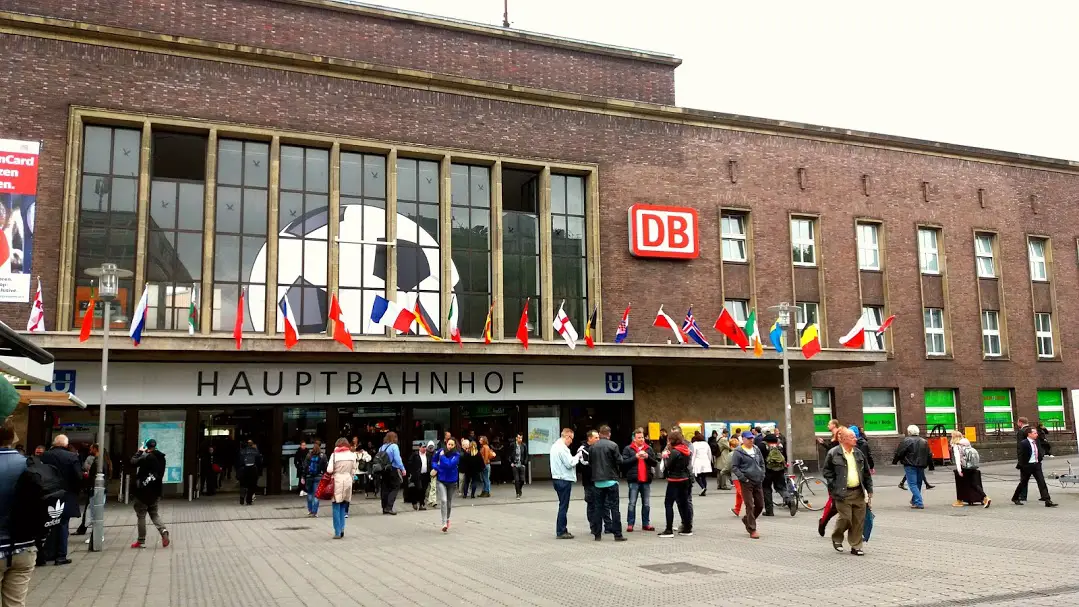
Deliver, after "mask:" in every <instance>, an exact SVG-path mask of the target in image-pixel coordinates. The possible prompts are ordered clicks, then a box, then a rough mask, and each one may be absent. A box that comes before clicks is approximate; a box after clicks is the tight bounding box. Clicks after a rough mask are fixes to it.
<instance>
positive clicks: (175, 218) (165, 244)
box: [146, 131, 208, 330]
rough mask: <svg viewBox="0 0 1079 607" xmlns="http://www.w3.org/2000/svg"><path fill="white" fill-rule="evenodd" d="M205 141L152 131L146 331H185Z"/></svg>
mask: <svg viewBox="0 0 1079 607" xmlns="http://www.w3.org/2000/svg"><path fill="white" fill-rule="evenodd" d="M207 142H208V140H207V138H206V137H202V136H199V135H187V134H180V133H168V132H161V131H155V132H154V133H153V136H152V140H151V150H152V151H151V156H150V200H149V205H150V218H149V231H150V233H149V238H147V239H146V257H147V264H146V289H147V291H148V293H147V295H148V299H149V310H148V311H147V315H146V328H147V329H166V330H178V329H185V330H186V329H187V323H188V311H189V309H190V305H191V300H192V299H193V298H196V297H198V293H199V289H198V287H197V286H196V283H198V282H201V281H202V208H203V198H204V196H203V192H204V187H205V182H206V145H207ZM196 303H198V302H196ZM195 323H196V325H197V324H198V319H195Z"/></svg>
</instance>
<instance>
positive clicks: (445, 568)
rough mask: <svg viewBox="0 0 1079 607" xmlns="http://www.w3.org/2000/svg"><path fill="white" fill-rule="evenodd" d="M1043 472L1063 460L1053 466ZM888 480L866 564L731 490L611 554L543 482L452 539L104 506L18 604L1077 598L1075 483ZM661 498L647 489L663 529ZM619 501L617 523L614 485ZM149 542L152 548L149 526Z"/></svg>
mask: <svg viewBox="0 0 1079 607" xmlns="http://www.w3.org/2000/svg"><path fill="white" fill-rule="evenodd" d="M1073 459H1075V458H1074V457H1073ZM1047 468H1048V469H1049V470H1050V471H1051V470H1054V469H1055V470H1060V469H1061V468H1066V464H1065V462H1064V461H1063V458H1057V459H1056V460H1055V461H1053V462H1052V463H1047ZM896 470H897V469H896V468H893V467H889V468H888V469H882V470H880V471H878V476H877V486H878V490H877V494H876V496H875V504H874V511H875V513H876V517H877V519H876V527H875V529H874V532H873V538H872V541H870V542H869V543H868V544H866V546H865V549H866V556H865V557H862V558H857V557H854V556H851V555H849V554H846V553H844V554H837V553H835V552H834V551H833V550H832V548H831V546H830V544H829V542H828V540H827V539H822V538H821V537H819V536H818V535H817V530H816V520H817V514H816V513H812V512H800V513H799V514H798V516H796V517H794V518H791V517H790V516H789V515H787V514H785V513H783V511H782V510H779V509H777V516H776V517H775V518H764V519H762V522H761V524H760V532H761V535H762V539H760V540H759V541H753V540H750V539H749V538H748V536H747V535H746V533H745V531H744V528H743V527H742V525H741V523H740V521H739V520H738V519H736V518H735V517H734V515H733V514H731V512H730V507H731V506H732V496H731V494H730V492H723V491H715V490H714V485H713V489H712V490H710V491H709V492H708V495H707V496H705V497H698V496H696V495H694V498H693V504H694V509H695V511H696V520H695V521H694V535H693V537H688V538H687V537H676V538H674V539H659V538H657V537H656V536H655V534H654V533H641V532H639V531H638V532H635V533H632V534H629V535H628V537H629V541H628V542H624V543H619V544H616V543H614V542H613V541H611V538H610V536H606V537H605V538H604V540H605V541H602V542H594V541H592V539H591V537H590V536H589V535H588V531H587V525H586V522H585V504H584V501H583V500H582V496H583V491H582V489H581V487H580V486H579V485H578V486H575V487H574V491H573V499H574V501H573V503H572V505H571V509H570V529H571V531H574V532H575V533H576V534H577V538H576V539H574V540H571V541H557V540H555V539H554V516H555V504H554V492H553V490H552V489H551V488H550V486H549V485H548V484H547V483H538V484H536V485H533V486H529V487H526V488H525V499H524V500H521V501H519V502H518V501H515V500H514V499H513V490H512V487H508V486H498V487H496V488H495V491H494V493H495V496H494V497H492V498H489V499H479V498H477V499H475V500H461V499H458V500H457V502H456V503H455V508H454V513H453V527H452V529H451V531H450V533H448V534H443V533H441V532H440V531H439V513H438V511H437V509H436V510H435V511H427V512H413V511H412V508H411V506H409V505H408V504H403V503H401V502H400V501H399V502H398V508H399V510H400V511H401V514H400V515H399V516H396V517H390V516H383V515H381V514H379V511H380V509H379V506H378V501H377V500H374V499H370V500H360V501H357V502H354V503H353V506H352V516H351V518H350V519H349V521H348V527H347V531H346V537H345V539H344V540H341V541H332V540H331V539H330V536H331V534H332V531H331V522H330V509H329V507H328V504H326V503H325V502H324V503H323V508H322V515H321V516H320V517H319V518H318V519H310V518H306V517H305V513H306V511H305V509H304V506H303V499H302V498H299V497H295V496H290V497H285V496H282V497H273V498H263V499H258V500H256V503H255V505H254V506H251V507H240V506H239V505H238V504H237V503H236V501H234V500H233V499H230V498H225V497H218V498H214V499H203V500H201V501H196V502H194V503H188V502H184V501H166V502H163V504H162V508H161V514H162V517H163V518H164V520H165V521H166V523H167V525H168V527H169V529H170V531H171V535H172V538H173V544H172V546H170V547H169V548H167V549H164V548H162V547H161V546H160V543H158V544H156V545H151V546H150V547H149V548H147V549H145V550H132V549H130V548H128V545H129V544H130V542H131V541H133V539H134V531H135V529H134V522H135V517H134V514H133V512H132V511H131V509H130V506H124V505H122V504H115V503H110V504H109V507H108V514H107V528H106V537H105V539H106V550H105V551H104V552H103V553H101V554H91V553H87V552H86V551H85V546H83V544H82V543H81V541H79V540H81V539H82V538H76V537H72V545H73V548H72V555H71V558H72V559H73V560H74V563H73V564H71V565H67V566H63V567H56V566H48V567H43V568H40V569H38V570H37V571H35V573H34V578H33V582H32V586H31V593H30V597H29V598H28V604H29V605H45V604H49V605H64V604H71V605H79V606H80V607H81V606H84V605H95V606H96V605H102V606H104V605H107V606H109V607H115V606H120V607H125V606H128V605H130V606H136V605H137V606H143V605H146V606H157V605H170V606H181V605H182V606H202V605H206V606H209V605H214V606H222V605H229V606H244V605H259V606H263V605H281V606H286V605H288V606H294V605H302V604H320V605H349V606H354V605H434V604H448V605H458V604H460V605H464V604H469V605H484V606H486V605H506V606H530V605H536V606H548V605H549V606H554V605H575V604H589V605H597V606H599V605H615V606H618V607H624V606H626V605H658V604H661V603H667V602H670V603H672V604H677V605H730V604H734V603H742V602H744V598H742V597H744V596H748V595H752V596H758V595H760V594H761V593H767V594H768V595H770V596H771V597H772V601H771V602H773V603H776V604H780V603H782V604H789V605H942V606H979V605H993V606H997V607H1006V606H1018V605H1079V576H1077V574H1076V572H1079V530H1077V528H1076V525H1075V520H1076V517H1077V515H1079V489H1075V488H1069V489H1062V488H1060V486H1059V484H1058V483H1056V482H1055V481H1050V491H1051V492H1052V494H1053V499H1054V500H1055V501H1057V502H1058V503H1060V507H1059V508H1056V509H1048V508H1044V507H1041V504H1040V503H1039V502H1037V501H1032V502H1031V503H1029V504H1028V505H1026V506H1024V507H1017V506H1014V505H1012V504H1011V503H1010V502H1009V499H1008V498H1009V497H1010V494H1011V491H1012V490H1013V488H1014V484H1015V479H1016V478H1017V475H1016V473H1015V470H1014V469H1012V467H1011V466H1008V465H1000V464H995V465H987V466H986V467H985V469H984V475H985V487H986V490H987V491H988V492H989V494H990V496H991V497H993V498H994V502H993V506H992V507H991V508H989V509H982V508H977V507H968V508H953V507H952V506H951V503H952V501H953V499H954V492H953V485H952V484H951V482H950V479H951V474H950V472H949V471H948V470H941V469H938V470H937V471H936V472H935V473H932V474H931V475H930V482H934V483H939V486H938V488H936V489H933V490H932V491H929V492H927V494H926V509H925V510H923V511H913V510H910V509H909V506H908V502H909V495H910V494H909V493H907V492H905V491H901V490H900V489H898V488H897V487H896V483H897V482H898V474H897V471H896ZM712 482H713V483H714V480H713V481H712ZM1036 493H1037V489H1036V488H1035V487H1031V495H1032V497H1033V496H1035V495H1036ZM662 495H663V484H662V482H657V483H656V484H655V486H654V487H653V508H652V522H653V524H655V525H657V526H662V521H663V505H662ZM621 497H622V500H621V509H622V517H623V520H624V518H625V508H626V488H625V485H623V486H622V488H621ZM675 518H676V519H677V514H676V515H675ZM638 523H640V521H639V519H638ZM150 536H151V537H153V538H156V534H155V533H154V530H153V527H152V526H151V528H150ZM656 566H660V567H656ZM648 567H652V569H648ZM656 569H659V570H658V571H657V570H656ZM670 571H674V572H670Z"/></svg>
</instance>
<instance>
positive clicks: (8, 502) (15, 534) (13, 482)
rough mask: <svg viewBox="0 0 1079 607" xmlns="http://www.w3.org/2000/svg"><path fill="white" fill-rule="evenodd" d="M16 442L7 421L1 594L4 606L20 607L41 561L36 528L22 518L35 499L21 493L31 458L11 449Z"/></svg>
mask: <svg viewBox="0 0 1079 607" xmlns="http://www.w3.org/2000/svg"><path fill="white" fill-rule="evenodd" d="M14 442H15V427H14V426H13V425H12V424H11V421H10V420H6V421H4V423H3V425H0V595H3V602H4V605H11V606H13V607H16V606H22V605H25V604H26V603H25V602H24V601H25V600H26V592H27V590H29V588H30V577H31V576H32V575H33V573H34V561H35V560H36V558H37V547H36V542H35V540H36V539H37V538H36V537H35V534H34V533H32V532H31V529H32V527H33V525H32V524H31V523H30V522H29V521H25V520H21V519H20V518H19V516H18V514H19V512H20V508H19V507H20V506H22V509H21V511H22V512H26V510H25V508H26V506H28V505H30V504H29V502H30V498H31V496H29V495H26V494H23V495H20V494H19V493H20V491H19V490H20V489H24V488H25V487H26V486H27V485H26V483H27V482H28V481H27V479H26V477H27V458H26V456H24V455H22V454H21V453H19V452H18V451H16V450H15V449H13V448H12V447H11V445H12V443H14ZM34 459H35V460H36V458H34ZM37 465H39V466H41V465H42V464H40V463H38V464H37ZM20 500H21V503H19V501H20ZM36 527H37V531H38V533H37V535H41V533H42V532H43V531H44V527H42V526H41V523H40V522H39V523H38V525H37V526H36Z"/></svg>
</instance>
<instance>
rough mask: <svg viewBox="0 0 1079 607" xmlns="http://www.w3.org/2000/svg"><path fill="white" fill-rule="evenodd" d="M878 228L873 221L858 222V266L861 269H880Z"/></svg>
mask: <svg viewBox="0 0 1079 607" xmlns="http://www.w3.org/2000/svg"><path fill="white" fill-rule="evenodd" d="M879 230H880V226H878V225H877V224H875V223H859V224H858V267H859V268H860V269H862V270H879V269H880V241H879V234H880V232H879Z"/></svg>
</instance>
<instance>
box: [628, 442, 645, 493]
mask: <svg viewBox="0 0 1079 607" xmlns="http://www.w3.org/2000/svg"><path fill="white" fill-rule="evenodd" d="M630 446H631V447H633V451H634V452H635V453H640V452H641V451H645V452H647V451H648V443H644V444H643V445H640V446H638V445H637V443H630ZM647 459H648V458H646V457H642V458H638V459H637V480H638V481H639V482H642V483H643V482H646V481H648V465H647V464H646V463H645V461H647Z"/></svg>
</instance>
